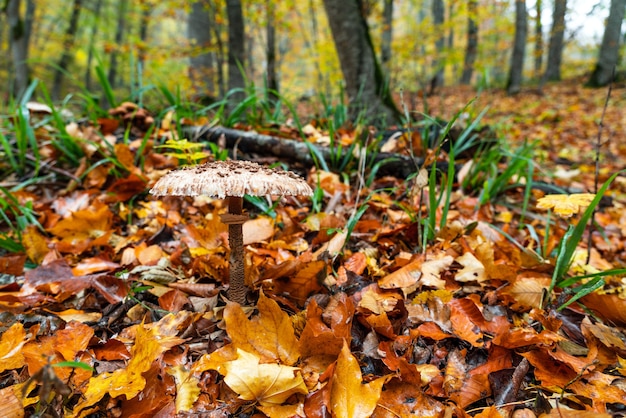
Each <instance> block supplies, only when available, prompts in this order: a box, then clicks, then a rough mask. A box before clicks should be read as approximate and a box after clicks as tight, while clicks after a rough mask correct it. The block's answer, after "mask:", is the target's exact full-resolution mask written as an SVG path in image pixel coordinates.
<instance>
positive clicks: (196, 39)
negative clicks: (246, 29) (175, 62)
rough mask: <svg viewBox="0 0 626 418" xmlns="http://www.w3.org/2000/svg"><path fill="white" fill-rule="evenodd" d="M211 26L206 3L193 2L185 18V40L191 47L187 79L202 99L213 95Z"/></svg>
mask: <svg viewBox="0 0 626 418" xmlns="http://www.w3.org/2000/svg"><path fill="white" fill-rule="evenodd" d="M213 25H214V18H213V13H212V12H211V9H210V7H209V5H208V4H207V2H206V1H196V2H194V3H193V4H192V5H191V12H190V13H189V15H188V17H187V38H188V39H189V42H190V43H191V45H192V52H191V56H190V58H189V62H190V65H189V78H190V80H191V83H192V86H193V88H194V90H195V91H197V92H198V94H200V95H201V96H203V97H204V96H210V95H213V94H215V81H214V77H213V76H214V72H215V56H214V55H215V54H214V53H213V52H212V51H211V50H210V48H211V43H212V36H211V32H212V28H213Z"/></svg>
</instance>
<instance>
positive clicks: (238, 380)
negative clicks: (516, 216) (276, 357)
mask: <svg viewBox="0 0 626 418" xmlns="http://www.w3.org/2000/svg"><path fill="white" fill-rule="evenodd" d="M237 355H238V356H239V357H238V358H237V360H233V361H229V362H227V363H225V364H224V367H223V369H224V382H226V384H227V385H228V386H229V387H230V388H231V389H232V390H234V391H235V392H237V393H238V394H239V397H240V398H241V399H243V400H246V401H257V402H258V403H259V404H261V405H263V406H270V405H280V404H282V403H283V402H285V401H286V400H287V398H289V397H290V396H291V395H293V394H296V393H301V394H305V395H306V394H307V393H308V390H307V388H306V385H305V384H304V380H303V379H302V374H301V373H300V369H298V368H296V367H290V366H284V365H280V364H275V363H271V364H259V360H260V358H259V357H258V356H256V355H254V354H252V353H248V352H246V351H243V350H241V349H237Z"/></svg>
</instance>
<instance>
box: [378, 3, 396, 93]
mask: <svg viewBox="0 0 626 418" xmlns="http://www.w3.org/2000/svg"><path fill="white" fill-rule="evenodd" d="M392 39H393V0H385V5H384V8H383V33H382V36H381V45H380V64H381V65H382V67H383V70H384V71H385V76H386V80H387V83H388V82H389V78H390V76H391V41H392Z"/></svg>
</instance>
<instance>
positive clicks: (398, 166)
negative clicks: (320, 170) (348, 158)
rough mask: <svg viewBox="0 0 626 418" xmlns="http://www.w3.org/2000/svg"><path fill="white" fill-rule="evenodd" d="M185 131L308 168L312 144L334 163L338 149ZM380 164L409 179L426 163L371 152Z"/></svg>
mask: <svg viewBox="0 0 626 418" xmlns="http://www.w3.org/2000/svg"><path fill="white" fill-rule="evenodd" d="M185 132H186V133H187V135H188V136H189V138H193V140H194V141H209V142H214V143H217V142H219V141H222V143H223V142H225V147H226V148H228V149H233V148H237V151H238V152H241V153H245V154H257V155H262V156H272V157H276V158H278V159H280V160H281V161H289V162H292V163H293V162H295V163H299V164H301V165H303V166H305V167H306V168H307V169H308V168H309V167H313V166H314V165H315V159H314V157H313V153H312V152H311V149H310V147H311V146H312V147H314V148H316V149H317V150H316V153H315V155H316V156H320V157H321V158H323V159H324V161H326V163H327V164H329V165H330V164H332V161H333V158H336V150H335V149H331V148H329V147H320V146H316V145H313V144H307V143H305V142H303V141H296V140H293V139H285V138H278V137H274V136H269V135H262V134H259V133H257V132H254V131H240V130H236V129H229V128H223V127H221V126H216V127H210V128H207V127H206V126H190V127H187V128H185ZM348 152H350V150H347V149H344V150H343V151H342V158H343V157H345V155H346V153H348ZM376 164H378V165H379V169H378V172H377V174H378V175H380V176H385V175H390V176H395V177H397V178H406V177H408V176H409V175H410V174H412V173H415V171H416V170H417V167H420V166H422V165H423V164H424V159H423V158H417V157H416V158H411V157H409V156H407V155H402V154H395V153H389V152H379V153H372V154H368V156H367V165H368V166H372V167H373V166H374V165H376ZM447 167H448V165H447V163H446V162H438V163H437V169H441V170H443V171H446V169H447Z"/></svg>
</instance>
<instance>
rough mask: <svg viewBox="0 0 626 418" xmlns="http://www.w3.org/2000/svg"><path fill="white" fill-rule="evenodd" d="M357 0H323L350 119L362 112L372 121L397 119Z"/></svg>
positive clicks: (395, 108)
mask: <svg viewBox="0 0 626 418" xmlns="http://www.w3.org/2000/svg"><path fill="white" fill-rule="evenodd" d="M359 6H360V4H359V1H358V0H324V8H325V9H326V15H327V16H328V23H329V25H330V29H331V32H332V34H333V39H334V41H335V49H336V51H337V54H338V55H339V62H340V64H341V71H342V72H343V78H344V80H345V83H346V93H347V95H348V100H349V103H350V112H351V116H352V118H356V117H357V116H359V115H361V114H363V115H364V116H365V117H366V118H368V119H369V120H371V121H372V123H374V124H378V125H385V124H388V123H389V124H395V123H399V122H401V114H400V111H399V110H398V108H397V107H396V106H395V104H394V102H393V99H392V98H391V94H390V93H389V90H387V89H386V86H385V80H384V76H383V73H382V69H381V68H380V64H379V63H378V61H377V59H376V55H375V53H374V47H373V46H372V40H371V38H370V34H369V28H368V26H367V22H366V21H365V18H364V17H363V15H362V14H361V10H360V7H359Z"/></svg>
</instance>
